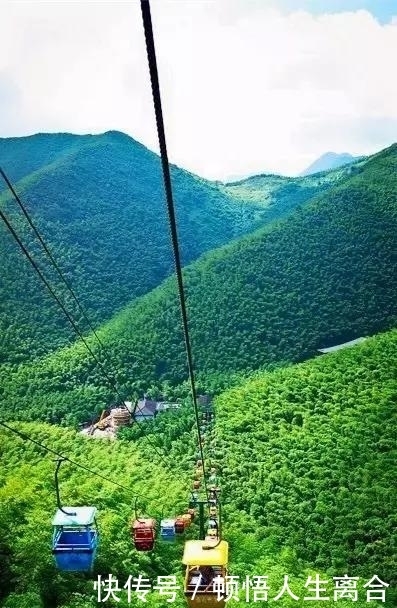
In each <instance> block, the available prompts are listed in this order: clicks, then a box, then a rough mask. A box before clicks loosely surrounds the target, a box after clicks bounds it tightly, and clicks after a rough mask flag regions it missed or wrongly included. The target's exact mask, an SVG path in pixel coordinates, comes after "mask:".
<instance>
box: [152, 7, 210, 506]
mask: <svg viewBox="0 0 397 608" xmlns="http://www.w3.org/2000/svg"><path fill="white" fill-rule="evenodd" d="M141 11H142V19H143V27H144V31H145V41H146V53H147V59H148V64H149V72H150V81H151V86H152V95H153V103H154V111H155V115H156V125H157V135H158V140H159V146H160V155H161V164H162V169H163V180H164V189H165V195H166V200H167V209H168V219H169V225H170V231H171V241H172V248H173V253H174V262H175V270H176V276H177V283H178V293H179V302H180V307H181V315H182V325H183V334H184V339H185V347H186V355H187V364H188V370H189V379H190V386H191V393H192V399H193V407H194V412H195V417H196V424H197V434H198V442H199V449H200V454H201V460H202V464H203V478H204V487H205V494H206V497H207V501H208V503H209V494H208V489H207V481H206V472H205V460H204V453H203V443H202V437H201V431H200V420H199V413H198V405H197V395H196V386H195V377H194V368H193V357H192V350H191V343H190V336H189V326H188V318H187V311H186V302H185V291H184V287H183V278H182V265H181V258H180V252H179V242H178V231H177V223H176V216H175V208H174V199H173V194H172V185H171V175H170V167H169V162H168V153H167V144H166V138H165V129H164V120H163V110H162V106H161V95H160V84H159V77H158V71H157V60H156V51H155V46H154V37H153V27H152V17H151V12H150V2H149V0H141Z"/></svg>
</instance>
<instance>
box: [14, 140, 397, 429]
mask: <svg viewBox="0 0 397 608" xmlns="http://www.w3.org/2000/svg"><path fill="white" fill-rule="evenodd" d="M396 170H397V145H394V146H392V147H390V148H388V149H387V150H385V151H383V152H382V153H379V154H378V155H376V156H375V157H374V158H373V159H371V160H370V161H368V162H367V163H366V164H365V166H364V167H363V170H362V171H361V172H360V173H359V174H357V175H354V176H352V177H350V178H349V179H347V180H344V181H343V182H342V183H341V184H340V185H338V186H336V187H335V188H333V189H332V190H330V191H329V192H328V193H326V194H325V195H323V196H320V197H318V198H317V199H315V200H313V201H312V202H311V203H309V204H307V205H306V206H304V207H302V208H300V209H298V210H296V211H295V212H294V213H293V214H292V215H290V216H289V217H288V218H286V219H285V220H283V221H280V222H279V223H277V224H272V225H270V226H267V227H265V228H263V229H260V230H258V231H257V232H256V233H255V234H253V235H250V236H247V237H243V238H241V239H239V240H238V241H237V242H235V243H231V244H229V245H226V246H224V247H222V248H220V249H218V250H216V251H214V252H211V253H208V254H206V255H205V256H204V257H203V258H202V259H200V260H199V261H198V262H195V263H194V264H192V265H190V266H189V267H187V268H186V269H185V279H186V294H187V305H188V314H189V319H190V327H191V335H192V343H193V349H194V356H195V366H196V369H197V372H198V375H199V378H200V380H201V381H202V382H203V386H204V387H207V388H208V387H210V388H218V389H219V387H224V386H226V385H227V384H228V382H229V380H230V376H231V375H233V374H236V373H244V374H245V373H249V372H250V371H252V370H255V369H259V368H263V367H272V366H278V365H282V364H285V363H292V362H296V361H301V360H303V359H306V358H309V357H313V356H314V355H315V354H316V353H317V350H318V349H319V348H321V347H326V346H330V345H333V344H336V343H339V342H343V341H346V340H350V339H353V338H356V337H358V336H361V335H370V334H374V333H377V332H379V331H382V330H385V329H388V328H391V327H394V326H395V325H396V322H397V310H396V297H395V294H396V292H397V267H396V260H397V206H396V196H395V194H396V192H397V171H396ZM100 337H101V340H102V341H103V343H104V344H106V346H107V354H106V356H105V357H104V359H103V360H104V362H105V365H106V366H109V369H111V370H112V371H113V372H115V376H116V378H117V380H118V383H119V386H120V387H122V391H124V392H125V397H127V396H129V395H131V394H133V393H135V392H136V393H140V392H141V391H145V390H147V388H148V387H149V386H152V385H153V384H154V385H155V386H157V387H159V388H160V387H161V385H162V384H164V383H165V384H167V385H177V384H179V383H180V382H182V381H183V380H184V379H185V378H186V367H185V352H184V345H183V338H182V334H181V325H180V312H179V304H178V298H177V295H176V285H175V282H174V279H169V280H167V281H166V282H165V283H164V284H163V285H162V286H161V287H159V288H157V289H156V290H154V291H153V292H151V293H150V294H147V295H146V296H144V297H142V298H141V299H139V300H138V301H137V302H136V303H135V304H134V305H132V306H130V307H127V308H126V309H125V310H124V311H123V312H122V313H120V314H119V315H117V316H116V317H115V318H114V319H112V320H111V321H110V322H109V323H107V324H106V325H104V326H103V327H101V329H100ZM91 345H92V347H93V348H96V349H97V347H96V345H95V340H92V342H91ZM97 352H98V353H99V350H98V349H97ZM2 386H3V391H4V392H3V403H4V415H5V414H6V413H7V415H8V416H10V417H14V418H17V417H23V418H27V419H37V418H38V417H39V418H40V419H42V420H47V421H50V422H59V421H61V420H68V421H69V422H76V421H82V420H85V419H87V416H89V415H90V413H91V414H92V412H93V411H95V410H98V409H100V408H102V407H104V406H106V405H108V403H109V402H110V401H111V400H112V399H115V397H116V396H115V395H114V394H113V393H112V390H111V389H109V388H108V387H107V385H106V383H105V379H104V377H103V373H102V372H101V370H100V369H99V368H98V366H97V365H96V364H95V362H93V361H92V359H91V358H90V356H88V355H87V352H86V350H85V348H84V346H83V345H82V344H76V345H74V346H73V347H71V348H69V349H64V350H62V351H59V352H58V353H56V354H54V355H52V356H50V357H47V358H43V359H42V360H39V361H36V362H33V363H32V364H30V365H26V366H22V367H20V368H18V369H13V368H9V367H7V368H4V369H3V370H2ZM32 399H34V410H33V409H32Z"/></svg>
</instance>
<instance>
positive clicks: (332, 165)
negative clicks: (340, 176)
mask: <svg viewBox="0 0 397 608" xmlns="http://www.w3.org/2000/svg"><path fill="white" fill-rule="evenodd" d="M361 158H363V157H362V156H352V155H351V154H348V153H347V152H345V153H343V154H336V153H335V152H326V153H325V154H323V155H322V156H320V158H318V159H317V160H315V161H314V162H313V163H312V164H311V165H309V166H308V167H307V168H306V169H305V170H304V171H302V173H301V175H302V176H305V175H312V174H313V173H320V172H321V171H329V170H330V169H336V168H337V167H342V166H343V165H348V164H350V163H353V162H355V161H357V160H360V159H361Z"/></svg>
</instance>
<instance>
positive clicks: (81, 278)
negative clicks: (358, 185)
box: [0, 132, 262, 363]
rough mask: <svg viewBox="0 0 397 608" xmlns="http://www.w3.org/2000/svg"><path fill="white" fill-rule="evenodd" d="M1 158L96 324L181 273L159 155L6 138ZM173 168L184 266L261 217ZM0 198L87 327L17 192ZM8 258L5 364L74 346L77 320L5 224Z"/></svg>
mask: <svg viewBox="0 0 397 608" xmlns="http://www.w3.org/2000/svg"><path fill="white" fill-rule="evenodd" d="M0 164H1V165H2V166H3V168H4V170H5V172H6V173H7V174H8V176H9V178H10V180H11V181H12V182H13V183H14V184H15V187H16V190H17V192H18V193H19V194H20V196H21V199H22V201H23V202H24V203H25V205H26V207H27V208H28V210H29V212H30V213H31V215H32V217H33V220H34V222H35V223H36V224H37V226H38V227H39V229H40V231H41V233H42V235H43V236H44V238H45V239H46V241H47V242H48V244H49V246H50V249H51V250H52V252H53V254H54V256H55V258H56V259H57V262H58V264H59V266H60V267H61V268H62V270H63V272H64V274H65V276H66V277H67V279H68V281H69V282H70V283H71V285H72V286H73V288H74V290H75V292H76V293H77V295H78V297H79V299H80V300H81V302H82V304H83V306H84V308H85V309H86V310H87V312H88V314H89V316H90V318H91V319H92V322H93V324H94V325H95V326H97V325H99V324H100V323H101V322H103V321H105V320H107V319H109V318H111V316H112V315H113V314H114V313H115V312H116V311H117V310H120V309H121V308H122V307H124V306H125V305H126V304H128V303H130V302H131V301H133V300H134V299H135V298H137V297H139V296H141V295H143V294H144V293H147V292H148V291H149V290H151V289H153V288H154V287H155V286H156V285H158V284H159V283H160V282H161V281H162V280H163V279H164V278H165V277H167V276H169V275H171V274H172V272H173V271H174V265H173V256H172V252H171V245H170V238H169V227H168V220H167V216H166V206H165V198H164V190H163V183H162V172H161V165H160V159H159V157H158V156H157V155H156V154H154V153H152V152H150V151H149V150H148V149H146V148H145V147H144V146H143V145H141V144H139V143H138V142H136V141H134V140H133V139H132V138H131V137H128V136H127V135H124V134H122V133H119V132H108V133H105V134H103V135H95V136H92V135H87V136H77V135H69V134H54V135H48V134H47V135H46V134H40V135H35V136H31V137H26V138H11V139H3V140H0ZM171 172H172V180H173V187H174V196H175V205H176V213H177V220H178V229H179V236H180V243H181V254H182V261H183V263H184V264H187V263H189V262H191V261H192V260H194V259H196V258H197V257H199V256H200V255H201V254H202V253H203V252H205V251H208V250H210V249H213V248H215V247H218V246H219V245H221V244H223V243H225V242H228V241H230V240H231V239H233V238H235V237H236V236H239V235H241V234H244V233H246V232H249V231H250V230H251V229H252V228H253V227H255V226H258V224H259V223H260V222H261V213H262V211H261V209H260V208H259V206H255V205H250V206H247V205H245V204H243V203H242V202H241V201H236V200H235V199H233V198H231V197H230V196H228V195H227V194H225V193H223V192H220V191H219V190H218V189H217V188H216V187H214V186H213V185H212V184H211V183H210V182H206V181H205V180H203V179H200V178H198V177H196V176H194V175H192V174H191V173H188V172H187V171H183V170H182V169H179V168H178V167H172V169H171ZM0 204H1V205H2V207H3V209H4V210H5V211H6V212H7V214H8V215H9V216H10V218H11V219H12V221H13V222H14V223H15V225H16V226H17V228H18V230H19V231H20V232H21V234H22V235H23V238H24V239H25V240H26V244H27V245H28V248H29V249H31V251H32V253H33V254H34V255H35V256H36V258H37V261H38V264H39V265H40V266H41V268H42V269H43V271H44V273H45V274H46V275H47V276H48V278H49V279H50V281H51V282H52V283H53V285H54V288H55V290H56V291H57V293H58V294H59V296H60V298H61V299H63V300H64V301H65V302H66V304H67V306H68V308H69V310H70V312H71V314H72V315H75V318H76V320H77V322H79V323H80V327H81V330H82V332H83V333H86V332H87V331H88V330H89V327H88V325H87V323H86V321H85V320H84V319H82V318H81V312H80V311H79V310H76V306H75V305H74V302H73V300H72V298H71V297H70V296H69V295H68V294H67V293H66V292H65V288H64V287H63V285H62V283H60V282H59V279H58V277H57V276H56V275H54V272H53V270H52V269H51V268H50V265H49V264H48V260H47V259H46V258H45V256H43V254H42V252H41V251H40V248H39V246H38V244H37V242H36V241H35V238H34V235H33V233H32V232H31V231H30V230H29V228H28V226H27V223H26V221H25V220H24V218H23V216H22V214H21V212H20V211H19V210H17V206H16V203H15V201H14V200H12V199H11V198H10V195H9V193H8V192H3V194H2V196H0ZM0 255H1V260H2V272H1V278H0V335H1V340H0V343H1V344H0V360H6V361H10V362H14V363H15V362H19V361H21V360H24V359H31V358H32V356H35V355H38V354H45V353H46V352H48V351H49V350H54V349H56V348H58V347H60V346H63V345H64V344H67V343H68V340H72V339H73V335H72V333H71V328H70V327H69V325H68V322H67V321H66V320H65V319H64V317H63V313H62V312H59V310H58V309H57V307H56V306H54V304H53V301H52V298H51V297H50V296H49V295H48V294H47V292H46V290H45V288H44V287H43V286H42V284H41V283H40V281H39V279H38V278H37V276H36V275H35V274H34V272H33V271H32V269H31V267H30V265H29V263H28V262H27V261H26V260H25V258H24V257H23V255H22V254H21V252H20V250H19V249H18V247H17V246H16V244H15V242H14V241H13V239H12V237H11V236H10V234H9V233H8V231H7V230H6V228H5V226H3V225H1V226H0ZM21 294H23V298H21Z"/></svg>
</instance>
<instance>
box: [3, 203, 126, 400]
mask: <svg viewBox="0 0 397 608" xmlns="http://www.w3.org/2000/svg"><path fill="white" fill-rule="evenodd" d="M0 218H1V219H2V220H3V222H4V223H5V225H6V226H7V228H8V230H9V231H10V232H11V234H12V236H13V237H14V239H15V240H16V242H17V243H18V245H19V247H20V249H21V250H22V252H23V254H24V255H25V256H26V257H27V259H28V260H29V262H30V263H31V265H32V266H33V268H34V270H35V272H36V273H37V274H38V275H39V277H40V279H41V280H42V282H43V283H44V285H45V286H46V287H47V289H48V291H49V292H50V294H51V295H52V297H53V298H54V300H55V301H56V302H57V304H58V306H59V307H60V308H61V309H62V311H63V313H64V314H65V316H66V317H67V319H68V321H69V323H70V324H71V326H72V327H73V329H74V331H75V332H76V334H77V335H78V336H79V338H80V339H81V340H82V342H83V343H84V345H85V347H86V349H87V350H88V352H89V353H90V355H91V356H92V358H93V359H94V360H95V361H96V363H97V364H98V365H99V367H100V368H101V370H102V372H103V374H104V376H105V378H106V379H107V381H108V383H109V385H110V386H111V387H112V389H113V390H114V391H115V393H116V395H117V396H118V397H119V398H120V399H121V400H122V401H123V399H122V397H121V395H120V393H119V392H118V390H117V387H116V386H115V384H114V381H113V379H112V378H111V377H110V376H109V375H108V373H107V372H106V370H105V369H104V367H103V365H102V363H101V362H100V361H99V359H98V358H97V356H96V354H95V353H94V351H93V350H92V348H91V347H90V345H89V344H88V342H87V340H86V339H85V338H84V336H83V334H82V333H81V331H80V329H79V327H78V326H77V324H76V323H75V321H74V320H73V318H72V316H71V315H70V314H69V312H68V311H67V309H66V308H65V306H64V304H63V302H62V301H61V300H60V299H59V297H58V296H57V294H56V293H55V291H54V289H53V288H52V287H51V285H50V283H49V281H48V280H47V279H46V277H45V276H44V274H43V273H42V271H41V270H40V268H39V266H38V265H37V263H36V261H35V260H34V258H33V257H32V255H31V254H30V253H29V251H28V249H27V248H26V247H25V245H24V244H23V242H22V240H21V238H20V237H19V235H18V233H17V232H16V230H15V229H14V228H13V226H12V224H11V223H10V221H9V220H8V219H7V217H6V215H5V214H4V212H3V211H2V210H1V209H0Z"/></svg>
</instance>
